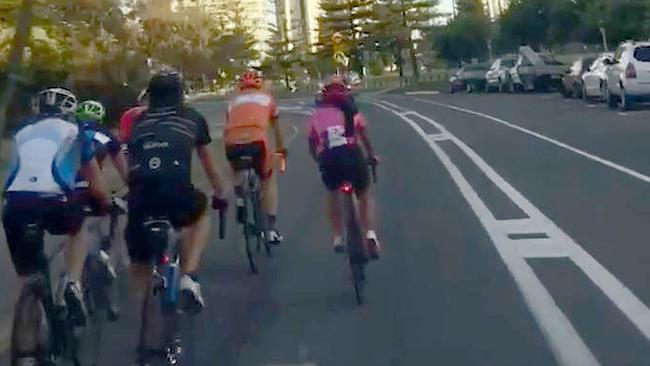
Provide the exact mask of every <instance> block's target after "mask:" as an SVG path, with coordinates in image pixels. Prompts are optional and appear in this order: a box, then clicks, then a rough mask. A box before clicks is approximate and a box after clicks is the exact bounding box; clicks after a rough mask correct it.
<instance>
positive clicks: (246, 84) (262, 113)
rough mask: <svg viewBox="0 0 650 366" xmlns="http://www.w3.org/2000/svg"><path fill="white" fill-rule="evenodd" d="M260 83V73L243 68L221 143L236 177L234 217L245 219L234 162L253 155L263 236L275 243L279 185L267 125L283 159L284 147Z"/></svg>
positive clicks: (277, 241) (278, 237) (275, 110)
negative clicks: (258, 180) (264, 229)
mask: <svg viewBox="0 0 650 366" xmlns="http://www.w3.org/2000/svg"><path fill="white" fill-rule="evenodd" d="M263 83H264V79H263V77H262V75H261V74H260V73H259V72H258V71H256V70H249V71H246V72H244V73H243V74H242V75H241V77H240V78H239V89H240V93H239V94H238V95H237V96H235V97H234V98H233V99H232V100H231V101H230V103H229V105H228V111H227V114H226V126H225V129H224V143H225V146H226V156H227V158H228V161H229V162H230V165H231V167H232V169H233V176H234V179H235V196H236V197H237V200H236V202H237V219H238V220H239V221H240V222H243V221H244V217H243V208H244V200H243V199H242V184H243V182H242V179H243V176H242V174H240V170H241V169H240V168H239V167H238V166H237V161H238V159H239V158H240V157H241V156H252V157H253V158H254V159H255V162H254V164H255V170H256V173H257V174H258V175H259V177H260V180H261V181H262V189H261V191H262V192H261V193H262V206H263V210H264V213H265V214H266V217H267V220H266V221H267V223H266V224H267V230H266V239H267V240H268V241H269V242H270V243H271V244H275V245H278V244H280V243H282V241H283V237H282V235H280V233H279V232H278V229H277V228H276V221H277V219H276V217H277V212H278V186H277V181H276V179H275V177H274V175H273V154H272V153H271V147H270V146H269V144H268V136H267V133H268V128H269V125H270V126H271V128H272V129H273V132H274V136H275V151H276V152H277V153H279V154H280V155H282V156H283V158H286V156H287V149H286V148H285V146H284V138H283V136H282V132H281V131H280V123H279V117H280V116H279V111H278V106H277V104H276V101H275V99H274V98H273V96H272V95H270V94H269V93H267V92H266V91H263V90H262V86H263Z"/></svg>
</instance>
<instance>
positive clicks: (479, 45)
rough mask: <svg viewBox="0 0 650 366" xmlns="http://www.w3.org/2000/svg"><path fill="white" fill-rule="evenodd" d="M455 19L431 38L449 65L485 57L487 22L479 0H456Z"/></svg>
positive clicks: (488, 36)
mask: <svg viewBox="0 0 650 366" xmlns="http://www.w3.org/2000/svg"><path fill="white" fill-rule="evenodd" d="M456 5H457V8H456V11H457V16H456V17H454V18H453V19H452V20H451V21H450V22H449V23H448V24H447V26H446V27H445V29H444V30H443V32H442V33H440V34H439V35H438V36H437V37H435V38H434V48H435V49H436V50H437V52H438V54H439V55H440V57H441V58H442V59H443V60H446V61H447V62H450V63H456V64H457V63H459V62H461V61H471V60H472V59H475V58H476V59H484V58H486V57H487V56H488V41H489V39H490V33H491V31H490V28H491V23H490V19H489V17H488V16H487V14H486V13H485V9H484V8H483V5H482V3H481V1H480V0H458V1H457V3H456Z"/></svg>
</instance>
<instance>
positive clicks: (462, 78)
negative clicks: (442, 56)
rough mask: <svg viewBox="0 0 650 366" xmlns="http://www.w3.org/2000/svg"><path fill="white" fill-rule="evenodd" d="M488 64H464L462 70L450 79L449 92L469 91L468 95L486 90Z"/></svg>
mask: <svg viewBox="0 0 650 366" xmlns="http://www.w3.org/2000/svg"><path fill="white" fill-rule="evenodd" d="M486 71H487V64H485V63H476V64H464V65H463V66H462V67H461V68H460V70H458V71H457V72H456V74H454V75H453V76H452V77H451V78H450V79H449V91H450V92H451V93H455V92H457V91H460V90H463V89H464V90H467V92H468V93H471V92H474V91H478V90H483V89H484V88H485V72H486Z"/></svg>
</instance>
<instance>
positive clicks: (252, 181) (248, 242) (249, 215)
mask: <svg viewBox="0 0 650 366" xmlns="http://www.w3.org/2000/svg"><path fill="white" fill-rule="evenodd" d="M236 164H237V167H238V169H240V170H241V173H242V174H243V178H242V180H243V184H242V197H241V198H242V199H243V201H244V206H243V208H241V210H242V216H243V217H241V218H240V221H241V224H242V227H243V233H244V242H245V249H246V257H247V258H248V265H249V266H250V270H251V273H252V274H257V273H258V270H257V264H256V263H255V252H258V253H259V252H260V251H261V247H262V244H264V248H265V249H266V255H267V256H269V257H271V256H272V253H271V244H270V243H269V241H268V240H266V237H265V234H264V221H263V220H264V217H263V213H262V200H261V193H260V185H261V182H260V179H259V177H258V176H257V173H256V172H255V163H254V158H253V157H251V156H242V157H240V158H239V159H238V161H237V163H236ZM253 238H255V240H256V243H257V245H256V248H253V241H254V239H253Z"/></svg>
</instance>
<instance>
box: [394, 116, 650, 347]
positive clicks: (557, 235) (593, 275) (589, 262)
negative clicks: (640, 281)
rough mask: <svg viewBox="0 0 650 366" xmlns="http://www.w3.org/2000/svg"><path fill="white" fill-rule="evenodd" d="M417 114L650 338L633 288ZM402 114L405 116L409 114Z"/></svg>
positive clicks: (648, 315) (649, 318) (646, 314)
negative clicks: (543, 233)
mask: <svg viewBox="0 0 650 366" xmlns="http://www.w3.org/2000/svg"><path fill="white" fill-rule="evenodd" d="M393 113H396V114H398V115H400V114H399V113H398V112H396V111H393ZM416 115H418V117H420V118H421V119H423V120H425V121H427V122H429V123H430V124H432V125H433V126H435V127H436V128H438V129H439V130H440V131H442V132H443V133H446V134H448V135H449V136H450V139H451V140H452V141H454V143H455V144H456V145H457V146H458V147H459V148H460V149H461V150H462V151H463V152H465V154H466V155H467V156H468V157H469V158H470V159H471V160H472V161H473V162H474V163H475V164H476V165H477V166H478V167H479V169H481V170H482V171H483V172H484V173H485V175H486V176H487V177H488V178H489V179H490V180H491V181H492V182H493V183H494V184H495V185H496V186H497V187H499V189H501V190H502V191H503V192H504V193H505V194H506V195H507V196H508V197H509V198H510V199H511V200H512V201H513V202H514V203H515V204H516V205H517V206H518V207H519V208H521V210H522V211H524V212H525V213H526V215H527V216H528V217H529V218H530V219H524V220H530V221H528V222H525V223H524V221H521V223H520V222H517V223H515V222H513V223H515V225H514V226H521V225H529V224H531V223H533V225H536V226H538V227H539V228H540V229H542V230H543V231H544V232H545V233H546V234H547V235H548V236H549V238H551V239H553V240H554V241H555V242H556V243H560V244H563V245H565V246H566V248H565V250H566V251H567V253H568V254H569V257H570V259H571V260H572V261H573V262H574V263H575V264H576V265H577V266H578V267H579V268H580V269H582V270H583V272H584V273H585V274H586V275H587V276H588V277H589V279H590V280H591V281H592V282H593V283H594V284H595V285H596V286H597V287H598V288H599V289H600V290H601V291H602V292H603V293H604V294H605V296H607V297H608V298H609V299H610V300H611V301H612V302H613V303H614V305H616V307H617V308H618V309H619V310H620V311H621V312H622V313H623V314H624V315H625V316H626V317H627V318H628V319H629V320H630V321H631V322H632V324H634V326H635V327H636V328H637V329H638V330H639V331H640V332H641V333H642V334H643V335H644V336H645V337H646V338H647V339H649V340H650V309H648V307H647V306H646V305H645V304H644V303H643V302H642V301H641V300H640V299H639V298H638V297H637V296H636V295H635V294H634V293H633V292H632V291H630V289H628V288H627V287H626V286H625V285H624V284H623V283H621V282H620V281H619V280H618V279H617V278H616V277H614V275H613V274H611V273H610V272H609V271H608V270H607V269H606V268H605V267H604V266H603V265H602V264H600V263H599V262H598V261H596V260H595V259H594V258H593V257H592V256H591V255H590V254H589V253H588V252H587V251H585V250H584V249H583V248H582V247H581V246H580V245H578V243H576V242H575V241H574V240H573V239H572V238H571V237H569V235H567V234H566V233H565V232H564V231H563V230H562V229H560V228H559V227H558V226H557V225H555V224H554V223H553V222H552V221H551V220H550V219H549V218H548V217H546V216H545V215H544V214H543V213H542V212H541V211H540V210H539V209H538V208H537V207H535V206H534V205H533V204H532V203H531V202H530V201H528V200H527V199H526V198H525V197H524V196H523V195H522V194H521V193H519V192H518V191H517V190H516V189H515V188H514V187H512V186H511V185H510V184H509V183H508V182H507V181H505V180H504V179H503V178H502V177H501V176H500V175H499V174H497V173H496V172H495V171H494V169H493V168H492V167H491V166H489V165H488V164H487V163H486V162H485V161H484V160H483V158H481V157H480V156H479V155H478V154H476V152H475V151H474V150H472V149H471V148H470V147H469V146H467V145H466V144H465V143H464V142H463V141H461V140H459V139H458V138H456V137H455V136H454V135H452V134H451V133H449V132H448V131H447V130H446V129H445V127H444V126H442V125H440V124H439V123H437V122H435V121H434V120H432V119H430V118H428V117H425V116H422V115H419V114H417V113H416ZM402 118H403V119H404V118H405V117H402ZM418 128H419V126H418ZM420 130H421V129H420ZM430 143H432V142H430ZM510 221H511V220H504V221H502V222H498V223H497V225H501V226H500V229H501V231H503V230H504V227H503V225H507V223H508V222H510ZM522 223H523V224H522ZM506 231H507V230H506ZM536 231H541V230H536Z"/></svg>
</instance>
